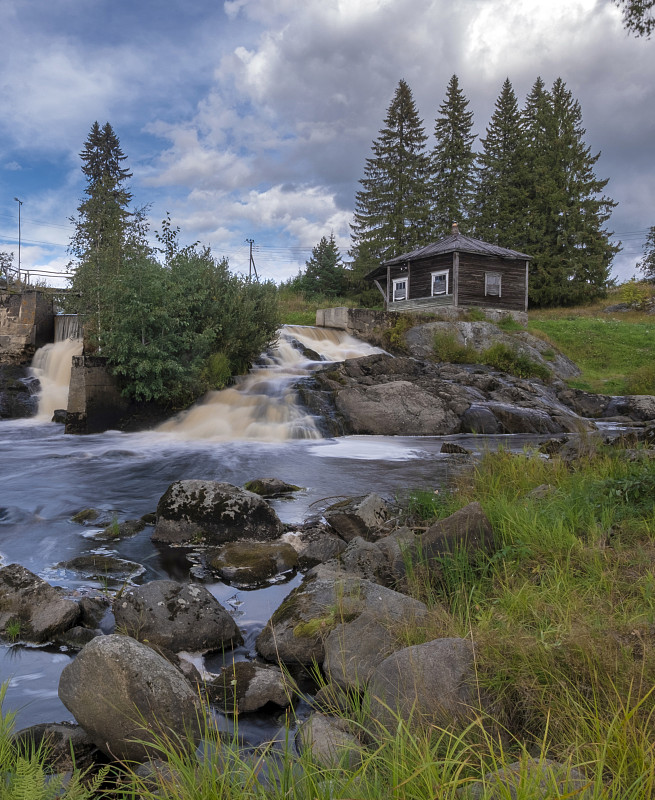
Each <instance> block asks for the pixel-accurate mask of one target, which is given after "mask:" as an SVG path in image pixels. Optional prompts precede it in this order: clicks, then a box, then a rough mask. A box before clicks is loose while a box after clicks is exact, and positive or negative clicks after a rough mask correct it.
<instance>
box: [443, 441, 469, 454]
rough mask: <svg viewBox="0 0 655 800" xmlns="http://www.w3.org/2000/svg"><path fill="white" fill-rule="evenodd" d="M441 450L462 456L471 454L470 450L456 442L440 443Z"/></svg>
mask: <svg viewBox="0 0 655 800" xmlns="http://www.w3.org/2000/svg"><path fill="white" fill-rule="evenodd" d="M441 452H442V453H447V454H454V455H462V456H470V455H471V451H470V450H467V449H466V448H465V447H462V446H461V445H460V444H457V443H456V442H444V443H443V444H442V445H441Z"/></svg>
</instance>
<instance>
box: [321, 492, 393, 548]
mask: <svg viewBox="0 0 655 800" xmlns="http://www.w3.org/2000/svg"><path fill="white" fill-rule="evenodd" d="M387 514H388V509H387V504H386V503H385V502H384V500H383V499H382V498H381V497H380V496H379V495H377V494H374V493H373V494H369V495H366V496H365V497H351V498H349V499H348V500H342V501H340V502H339V503H334V504H333V505H331V506H329V507H328V508H326V509H325V511H324V513H323V516H324V517H325V519H326V521H327V523H328V525H329V526H330V527H331V528H332V529H333V530H334V531H335V532H336V533H337V534H338V535H339V536H340V537H341V538H342V539H343V540H344V541H346V542H350V541H351V540H352V539H354V538H355V537H356V536H361V537H362V538H363V539H369V540H370V539H373V538H377V535H378V531H379V528H380V526H381V525H382V523H383V522H384V521H385V520H386V518H387Z"/></svg>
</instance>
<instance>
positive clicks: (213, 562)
mask: <svg viewBox="0 0 655 800" xmlns="http://www.w3.org/2000/svg"><path fill="white" fill-rule="evenodd" d="M207 562H208V564H209V566H210V567H211V569H212V570H213V571H214V572H215V573H217V574H218V576H219V577H220V578H221V579H222V580H224V581H226V582H227V583H230V584H231V585H232V586H236V587H237V588H239V589H256V588H258V587H260V586H266V585H268V584H270V583H271V582H275V581H276V579H277V580H278V581H279V580H286V579H288V578H290V577H292V575H294V574H295V570H296V567H297V566H298V554H297V553H296V551H295V550H294V548H293V547H292V546H291V545H290V544H288V543H287V542H230V543H229V544H226V545H224V546H223V547H221V549H220V550H219V551H217V552H213V553H209V554H208V555H207Z"/></svg>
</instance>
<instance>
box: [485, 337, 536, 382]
mask: <svg viewBox="0 0 655 800" xmlns="http://www.w3.org/2000/svg"><path fill="white" fill-rule="evenodd" d="M480 360H481V361H482V363H483V364H488V365H489V366H490V367H494V369H498V370H501V371H502V372H509V373H511V374H512V375H516V376H517V377H519V378H541V380H543V381H547V380H550V377H551V373H550V370H549V369H548V367H546V366H544V365H543V364H539V363H538V362H537V361H533V360H532V359H531V358H530V357H529V356H526V355H525V354H524V353H519V352H518V351H517V350H514V349H513V348H511V347H509V346H508V345H506V344H503V343H502V342H496V343H495V344H492V345H491V347H488V348H487V349H486V350H484V351H483V352H482V353H481V354H480Z"/></svg>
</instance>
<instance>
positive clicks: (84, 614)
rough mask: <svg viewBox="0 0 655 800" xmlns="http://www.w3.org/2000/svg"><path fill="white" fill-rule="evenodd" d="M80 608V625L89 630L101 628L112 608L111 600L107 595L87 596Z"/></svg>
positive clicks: (81, 602)
mask: <svg viewBox="0 0 655 800" xmlns="http://www.w3.org/2000/svg"><path fill="white" fill-rule="evenodd" d="M79 606H80V619H79V622H80V625H84V626H85V627H87V628H99V627H100V623H101V622H102V620H103V619H104V618H105V616H106V614H107V612H108V611H109V609H110V608H111V600H110V599H109V598H108V597H107V596H106V595H102V596H98V595H95V596H87V597H83V598H82V599H81V600H80V602H79Z"/></svg>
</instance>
